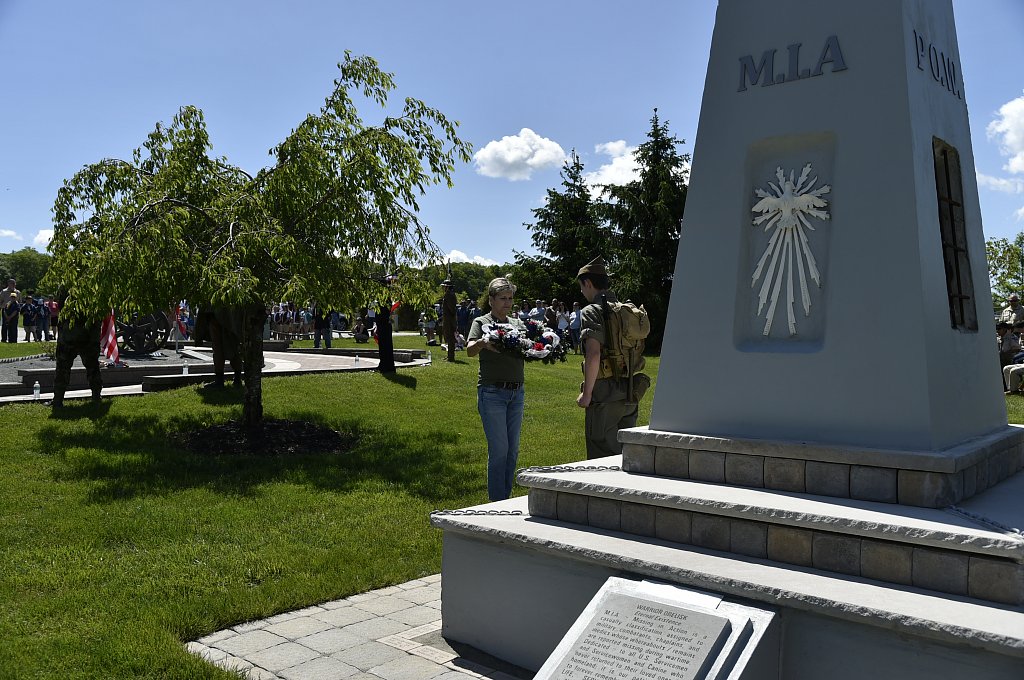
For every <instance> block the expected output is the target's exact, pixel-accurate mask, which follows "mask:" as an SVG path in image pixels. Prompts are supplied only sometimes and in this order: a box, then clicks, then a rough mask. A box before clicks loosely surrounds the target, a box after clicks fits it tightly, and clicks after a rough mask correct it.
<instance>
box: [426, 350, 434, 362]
mask: <svg viewBox="0 0 1024 680" xmlns="http://www.w3.org/2000/svg"><path fill="white" fill-rule="evenodd" d="M432 361H433V357H432V356H431V355H430V350H429V349H428V350H427V363H428V364H429V363H431V362H432Z"/></svg>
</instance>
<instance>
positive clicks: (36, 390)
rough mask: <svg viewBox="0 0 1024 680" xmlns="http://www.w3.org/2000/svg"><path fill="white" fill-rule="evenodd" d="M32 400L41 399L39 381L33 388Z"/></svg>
mask: <svg viewBox="0 0 1024 680" xmlns="http://www.w3.org/2000/svg"><path fill="white" fill-rule="evenodd" d="M32 398H33V399H38V398H39V381H38V380H37V381H36V384H35V385H33V386H32Z"/></svg>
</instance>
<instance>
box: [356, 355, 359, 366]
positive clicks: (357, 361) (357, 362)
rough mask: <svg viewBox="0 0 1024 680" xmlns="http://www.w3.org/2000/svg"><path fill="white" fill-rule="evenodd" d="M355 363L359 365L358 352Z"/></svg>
mask: <svg viewBox="0 0 1024 680" xmlns="http://www.w3.org/2000/svg"><path fill="white" fill-rule="evenodd" d="M355 365H356V366H358V365H359V355H358V354H357V355H356V360H355Z"/></svg>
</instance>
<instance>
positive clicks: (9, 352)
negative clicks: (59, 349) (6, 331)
mask: <svg viewBox="0 0 1024 680" xmlns="http://www.w3.org/2000/svg"><path fill="white" fill-rule="evenodd" d="M19 330H20V329H19ZM18 337H19V339H20V338H21V336H18ZM53 346H54V343H52V342H15V343H6V342H0V359H13V358H16V357H27V356H32V355H35V354H44V353H45V352H46V351H47V350H48V349H50V348H52V347H53Z"/></svg>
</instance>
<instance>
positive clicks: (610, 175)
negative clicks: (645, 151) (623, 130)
mask: <svg viewBox="0 0 1024 680" xmlns="http://www.w3.org/2000/svg"><path fill="white" fill-rule="evenodd" d="M636 149H637V148H636V147H635V146H629V145H628V144H626V140H624V139H620V140H617V141H614V142H606V143H604V144H598V145H596V146H595V147H594V151H595V152H597V153H599V154H605V155H607V156H610V157H611V160H610V161H609V162H607V163H605V164H604V165H602V166H601V167H599V168H598V169H597V170H594V171H593V172H588V173H586V174H584V175H583V179H584V180H586V182H587V184H588V185H589V186H590V188H591V193H593V194H594V195H595V196H596V195H597V193H599V192H600V189H598V187H599V186H600V185H602V184H618V185H622V184H629V183H630V182H632V181H634V180H637V179H640V165H639V164H638V163H637V161H636Z"/></svg>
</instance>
